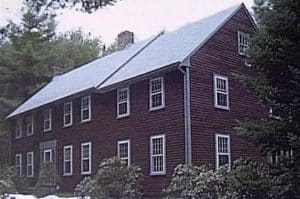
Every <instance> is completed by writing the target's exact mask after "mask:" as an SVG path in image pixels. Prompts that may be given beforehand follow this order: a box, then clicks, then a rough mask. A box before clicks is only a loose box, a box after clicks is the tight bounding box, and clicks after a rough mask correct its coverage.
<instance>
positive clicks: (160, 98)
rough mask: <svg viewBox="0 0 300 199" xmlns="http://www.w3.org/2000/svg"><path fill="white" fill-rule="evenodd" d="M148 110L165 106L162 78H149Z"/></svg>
mask: <svg viewBox="0 0 300 199" xmlns="http://www.w3.org/2000/svg"><path fill="white" fill-rule="evenodd" d="M149 97H150V110H157V109H161V108H164V107H165V91H164V79H163V77H158V78H155V79H151V80H150V96H149Z"/></svg>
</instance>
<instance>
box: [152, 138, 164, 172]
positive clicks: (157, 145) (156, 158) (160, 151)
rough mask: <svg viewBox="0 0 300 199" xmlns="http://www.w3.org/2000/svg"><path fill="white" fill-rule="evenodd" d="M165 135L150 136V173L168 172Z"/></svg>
mask: <svg viewBox="0 0 300 199" xmlns="http://www.w3.org/2000/svg"><path fill="white" fill-rule="evenodd" d="M165 145H166V144H165V135H157V136H151V137H150V174H151V175H164V174H165V173H166V146H165Z"/></svg>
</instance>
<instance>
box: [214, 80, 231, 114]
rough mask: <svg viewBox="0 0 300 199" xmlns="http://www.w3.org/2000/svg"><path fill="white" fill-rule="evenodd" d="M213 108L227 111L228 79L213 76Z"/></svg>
mask: <svg viewBox="0 0 300 199" xmlns="http://www.w3.org/2000/svg"><path fill="white" fill-rule="evenodd" d="M214 98H215V100H214V101H215V107H216V108H221V109H227V110H228V109H229V88H228V77H224V76H220V75H214Z"/></svg>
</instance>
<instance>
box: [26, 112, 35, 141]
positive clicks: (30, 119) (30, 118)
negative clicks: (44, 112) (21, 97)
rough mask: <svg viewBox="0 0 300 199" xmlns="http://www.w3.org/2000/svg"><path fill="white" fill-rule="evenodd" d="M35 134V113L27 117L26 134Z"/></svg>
mask: <svg viewBox="0 0 300 199" xmlns="http://www.w3.org/2000/svg"><path fill="white" fill-rule="evenodd" d="M32 134H33V115H32V114H31V115H28V116H27V117H26V135H27V136H29V135H32Z"/></svg>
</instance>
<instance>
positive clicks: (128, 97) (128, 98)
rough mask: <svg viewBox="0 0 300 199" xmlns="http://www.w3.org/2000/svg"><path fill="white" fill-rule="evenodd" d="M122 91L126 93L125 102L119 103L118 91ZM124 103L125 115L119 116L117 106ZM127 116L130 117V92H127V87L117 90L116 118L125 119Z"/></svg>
mask: <svg viewBox="0 0 300 199" xmlns="http://www.w3.org/2000/svg"><path fill="white" fill-rule="evenodd" d="M123 90H126V92H127V100H126V101H122V102H119V91H123ZM125 102H126V104H127V113H124V114H120V113H119V111H120V110H119V105H120V104H123V103H125ZM129 115H130V90H129V87H126V88H121V89H118V90H117V118H122V117H127V116H129Z"/></svg>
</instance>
